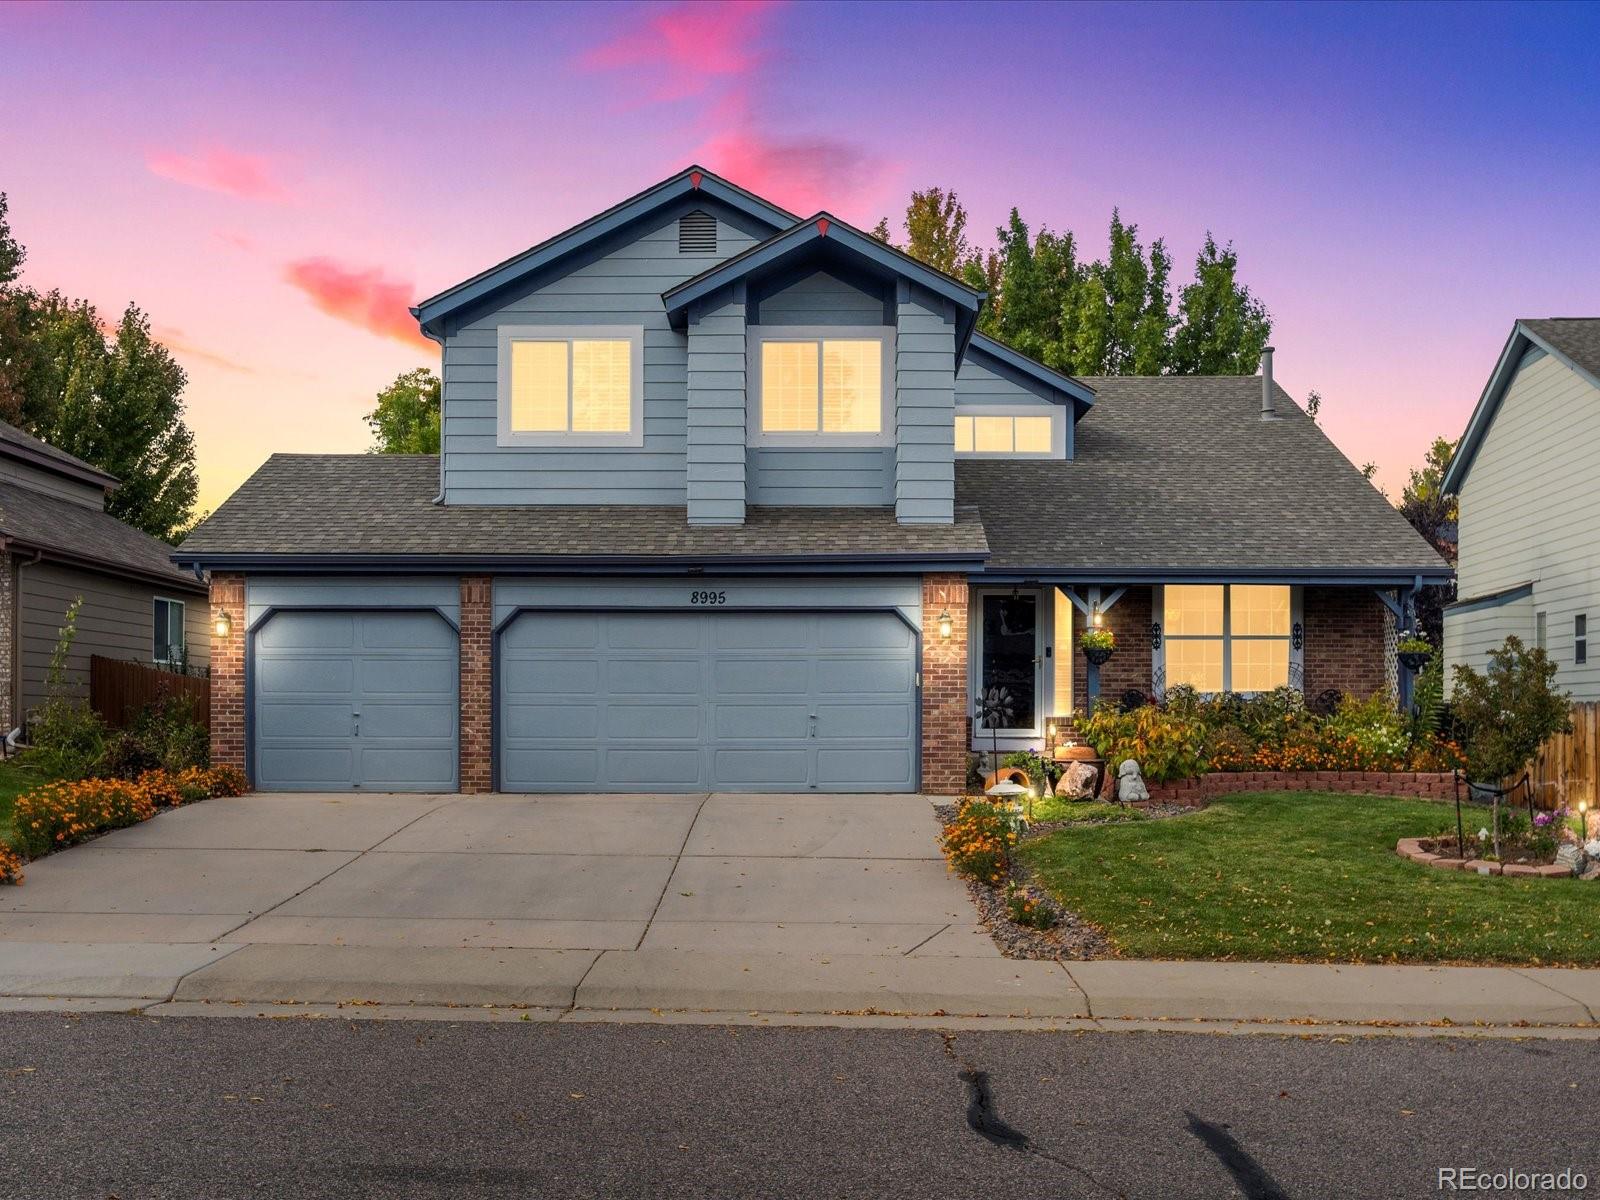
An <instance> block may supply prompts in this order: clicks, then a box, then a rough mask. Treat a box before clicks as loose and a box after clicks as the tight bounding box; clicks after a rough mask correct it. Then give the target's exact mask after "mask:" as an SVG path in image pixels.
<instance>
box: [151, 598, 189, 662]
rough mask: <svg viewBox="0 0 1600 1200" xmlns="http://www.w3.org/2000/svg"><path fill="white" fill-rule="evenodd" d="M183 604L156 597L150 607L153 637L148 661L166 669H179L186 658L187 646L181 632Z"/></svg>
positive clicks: (180, 601) (179, 601)
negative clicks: (153, 628)
mask: <svg viewBox="0 0 1600 1200" xmlns="http://www.w3.org/2000/svg"><path fill="white" fill-rule="evenodd" d="M185 607H186V606H185V605H184V602H183V601H182V600H168V599H166V598H165V597H162V596H157V597H156V598H155V602H154V604H153V606H152V612H151V624H152V625H153V626H154V627H155V637H154V639H153V644H152V646H151V649H150V660H151V661H152V662H156V663H160V664H161V665H162V666H167V667H181V666H183V665H184V662H185V661H186V659H187V658H188V646H187V641H186V639H185V637H184V632H183V617H184V609H185Z"/></svg>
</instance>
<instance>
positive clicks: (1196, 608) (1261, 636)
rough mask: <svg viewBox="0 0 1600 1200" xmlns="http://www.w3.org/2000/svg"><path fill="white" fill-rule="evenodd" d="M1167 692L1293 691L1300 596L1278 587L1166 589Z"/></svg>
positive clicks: (1163, 620) (1163, 629)
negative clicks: (1178, 686)
mask: <svg viewBox="0 0 1600 1200" xmlns="http://www.w3.org/2000/svg"><path fill="white" fill-rule="evenodd" d="M1162 592H1163V596H1162V606H1161V612H1162V617H1161V649H1162V652H1163V654H1164V656H1165V664H1164V667H1165V676H1164V681H1165V685H1166V686H1167V687H1172V686H1173V685H1175V684H1187V685H1188V686H1190V687H1192V688H1194V689H1195V690H1196V691H1200V692H1270V691H1271V690H1272V689H1273V688H1276V687H1285V686H1287V685H1288V683H1289V681H1290V677H1291V672H1290V663H1291V662H1292V661H1293V660H1294V659H1295V658H1297V657H1298V653H1299V652H1298V650H1297V649H1296V648H1295V647H1294V644H1293V643H1294V624H1295V611H1294V610H1295V596H1294V589H1293V588H1290V587H1287V586H1283V585H1278V584H1254V583H1231V584H1220V583H1169V584H1167V585H1166V587H1165V588H1164V589H1162Z"/></svg>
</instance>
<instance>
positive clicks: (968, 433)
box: [956, 417, 972, 454]
mask: <svg viewBox="0 0 1600 1200" xmlns="http://www.w3.org/2000/svg"><path fill="white" fill-rule="evenodd" d="M956 453H957V454H971V453H972V418H971V417H957V418H956Z"/></svg>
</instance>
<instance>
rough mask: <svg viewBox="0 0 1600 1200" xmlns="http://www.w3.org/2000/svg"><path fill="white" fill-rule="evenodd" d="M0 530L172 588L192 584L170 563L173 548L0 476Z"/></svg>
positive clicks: (95, 511) (104, 516)
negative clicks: (157, 580)
mask: <svg viewBox="0 0 1600 1200" xmlns="http://www.w3.org/2000/svg"><path fill="white" fill-rule="evenodd" d="M0 534H3V535H4V536H5V537H6V538H8V539H10V540H12V541H15V542H19V543H21V544H22V545H24V546H27V547H29V548H31V549H36V550H44V551H47V552H53V553H55V554H58V555H63V556H66V557H69V558H74V559H81V560H83V561H85V562H88V563H93V564H100V565H102V566H104V567H106V568H108V569H111V570H113V571H115V570H117V569H118V568H121V569H125V570H128V571H133V572H137V573H139V574H141V575H145V576H150V577H154V578H156V579H163V580H168V581H170V582H171V584H172V585H173V586H174V587H188V588H196V587H199V586H200V584H199V583H198V581H197V580H196V579H195V577H194V575H193V574H192V573H191V572H189V571H185V570H182V569H180V568H179V567H177V566H176V565H174V564H173V562H172V558H171V554H172V547H171V546H169V545H167V544H166V543H165V542H163V541H159V540H157V539H156V538H153V537H151V536H150V535H149V534H147V533H144V532H143V531H141V530H138V529H135V528H134V527H133V526H132V525H125V524H123V523H122V522H121V521H119V520H117V519H116V518H115V517H113V516H110V515H108V514H106V513H104V512H101V511H99V510H98V509H93V508H89V507H87V506H86V505H83V504H78V503H75V502H74V501H71V500H63V499H59V498H58V497H55V496H49V495H46V494H45V493H43V492H36V491H34V490H33V489H32V488H28V487H23V486H21V485H20V484H15V483H9V482H6V481H5V480H0Z"/></svg>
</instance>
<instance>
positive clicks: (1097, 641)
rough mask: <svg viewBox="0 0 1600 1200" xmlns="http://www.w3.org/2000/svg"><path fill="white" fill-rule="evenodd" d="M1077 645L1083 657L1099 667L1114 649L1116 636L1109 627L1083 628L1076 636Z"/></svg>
mask: <svg viewBox="0 0 1600 1200" xmlns="http://www.w3.org/2000/svg"><path fill="white" fill-rule="evenodd" d="M1078 647H1079V648H1080V649H1081V650H1082V651H1083V656H1084V657H1085V658H1087V659H1088V660H1089V661H1090V662H1092V663H1093V664H1094V665H1095V666H1097V667H1101V666H1104V665H1105V664H1106V662H1107V661H1108V660H1109V659H1110V658H1111V655H1112V652H1113V651H1115V650H1116V648H1117V638H1116V635H1115V634H1113V633H1112V632H1111V630H1109V629H1085V630H1084V631H1083V633H1082V634H1080V635H1079V637H1078Z"/></svg>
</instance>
